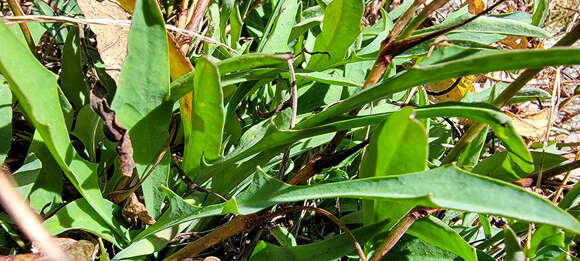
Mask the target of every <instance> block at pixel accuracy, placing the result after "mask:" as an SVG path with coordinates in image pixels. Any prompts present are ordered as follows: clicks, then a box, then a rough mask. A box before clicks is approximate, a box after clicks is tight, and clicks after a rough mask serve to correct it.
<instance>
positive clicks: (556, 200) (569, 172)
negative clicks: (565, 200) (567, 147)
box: [552, 151, 580, 204]
mask: <svg viewBox="0 0 580 261" xmlns="http://www.w3.org/2000/svg"><path fill="white" fill-rule="evenodd" d="M579 159H580V151H578V152H577V153H576V157H575V158H574V160H576V161H577V160H579ZM571 174H572V170H568V172H566V176H564V179H563V180H562V183H560V186H558V189H557V190H556V194H554V198H552V202H554V204H556V203H557V202H558V198H559V197H560V194H562V191H563V190H564V186H566V183H568V179H569V178H570V175H571Z"/></svg>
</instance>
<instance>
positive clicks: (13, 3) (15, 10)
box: [8, 0, 36, 53]
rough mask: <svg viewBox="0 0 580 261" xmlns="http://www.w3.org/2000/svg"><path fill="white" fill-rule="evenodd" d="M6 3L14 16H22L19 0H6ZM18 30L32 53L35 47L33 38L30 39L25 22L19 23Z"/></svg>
mask: <svg viewBox="0 0 580 261" xmlns="http://www.w3.org/2000/svg"><path fill="white" fill-rule="evenodd" d="M8 5H9V6H10V10H11V11H12V14H13V15H15V16H23V15H24V11H22V7H21V6H20V3H19V0H8ZM18 26H20V30H21V31H22V34H23V35H24V39H26V43H27V44H28V48H30V51H31V52H32V53H34V50H35V49H36V47H35V46H34V40H33V39H32V35H31V34H30V30H29V29H28V26H27V25H26V24H19V25H18Z"/></svg>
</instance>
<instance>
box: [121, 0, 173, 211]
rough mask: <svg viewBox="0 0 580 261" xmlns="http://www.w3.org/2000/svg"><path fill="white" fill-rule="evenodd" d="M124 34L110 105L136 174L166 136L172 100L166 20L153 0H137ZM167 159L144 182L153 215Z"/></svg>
mask: <svg viewBox="0 0 580 261" xmlns="http://www.w3.org/2000/svg"><path fill="white" fill-rule="evenodd" d="M131 23H132V24H131V30H130V32H129V37H128V41H129V43H128V55H127V58H126V59H125V63H124V64H123V68H122V69H121V76H120V80H119V86H118V88H117V91H116V93H115V98H114V99H113V102H112V104H111V108H112V109H113V110H114V111H115V112H116V114H117V120H118V121H119V123H120V124H121V126H123V127H124V128H126V129H128V130H129V134H130V137H131V144H132V145H133V151H134V154H133V159H134V160H135V167H136V170H137V173H138V174H139V177H141V178H142V177H143V176H144V175H145V174H146V172H147V171H148V170H149V168H151V167H152V165H153V163H154V162H155V161H156V159H157V157H158V155H159V154H160V153H161V151H162V150H163V147H164V145H165V143H166V142H167V139H168V137H169V133H168V130H169V123H170V121H171V111H172V107H173V104H171V103H168V102H167V101H168V99H169V55H168V48H169V47H168V42H167V32H166V31H165V22H164V20H163V17H162V15H161V13H160V11H159V9H158V7H157V2H156V1H153V0H138V1H136V3H135V11H134V12H133V18H132V22H131ZM168 175H169V160H168V158H166V159H165V160H162V161H161V163H160V164H159V166H157V167H156V168H155V170H154V171H153V173H151V176H153V177H157V179H149V178H148V179H147V180H145V182H144V183H143V186H142V188H143V194H144V196H145V205H146V207H147V210H148V212H149V213H150V214H151V215H152V216H153V217H156V216H157V215H158V214H159V212H160V209H161V205H162V204H163V195H162V194H161V193H159V192H158V190H157V188H158V187H159V185H160V184H167V177H168Z"/></svg>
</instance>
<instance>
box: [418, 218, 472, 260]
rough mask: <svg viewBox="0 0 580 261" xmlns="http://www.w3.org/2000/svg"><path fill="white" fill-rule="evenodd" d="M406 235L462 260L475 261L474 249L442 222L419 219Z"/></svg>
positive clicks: (431, 219) (435, 219)
mask: <svg viewBox="0 0 580 261" xmlns="http://www.w3.org/2000/svg"><path fill="white" fill-rule="evenodd" d="M407 233H408V234H410V235H413V236H416V237H418V238H420V239H422V240H424V241H425V242H427V243H429V244H431V245H433V246H436V247H439V248H442V249H445V250H447V251H449V252H451V253H453V254H456V255H458V256H460V257H462V258H463V260H466V261H469V260H472V261H477V254H476V251H475V248H473V247H472V246H471V245H469V243H467V242H465V240H463V238H461V236H460V235H459V234H458V233H457V232H455V230H453V229H452V228H450V227H449V226H448V225H447V224H445V223H444V222H443V221H441V220H439V219H437V218H435V217H433V216H428V217H425V218H422V219H419V220H417V221H415V222H414V223H413V225H411V227H409V229H408V230H407Z"/></svg>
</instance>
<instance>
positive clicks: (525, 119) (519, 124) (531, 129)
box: [505, 108, 550, 142]
mask: <svg viewBox="0 0 580 261" xmlns="http://www.w3.org/2000/svg"><path fill="white" fill-rule="evenodd" d="M505 114H506V115H507V116H509V117H510V118H511V119H512V124H513V125H514V128H515V129H516V131H517V132H518V133H519V134H520V135H521V136H523V137H526V138H528V139H529V140H531V141H534V142H537V141H540V140H541V139H542V137H544V134H545V132H546V126H547V125H548V116H549V114H550V108H545V109H543V110H541V111H538V112H533V113H529V114H527V115H519V116H518V115H516V114H513V113H511V112H509V111H506V112H505Z"/></svg>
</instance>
